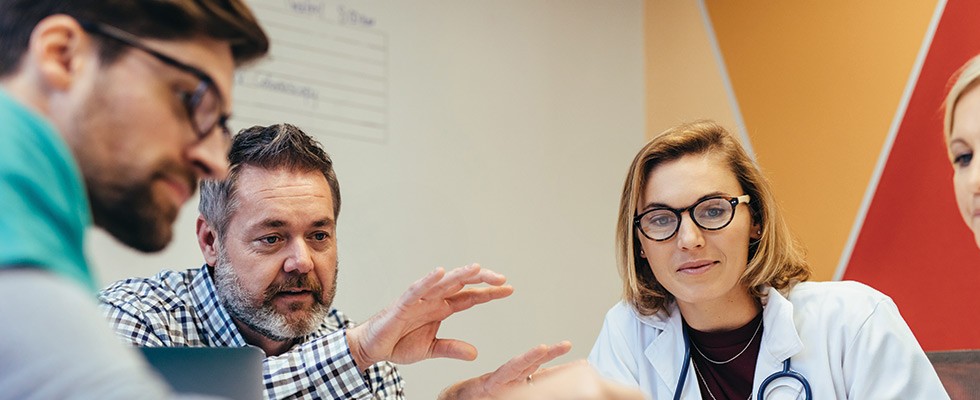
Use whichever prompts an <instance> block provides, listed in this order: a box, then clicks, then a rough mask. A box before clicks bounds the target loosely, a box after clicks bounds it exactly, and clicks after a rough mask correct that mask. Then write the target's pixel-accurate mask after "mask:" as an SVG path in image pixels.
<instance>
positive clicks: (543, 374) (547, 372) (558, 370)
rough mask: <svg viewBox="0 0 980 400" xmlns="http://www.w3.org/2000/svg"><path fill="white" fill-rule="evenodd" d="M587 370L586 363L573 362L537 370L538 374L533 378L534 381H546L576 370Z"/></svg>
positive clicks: (587, 364)
mask: <svg viewBox="0 0 980 400" xmlns="http://www.w3.org/2000/svg"><path fill="white" fill-rule="evenodd" d="M589 368H590V367H589V362H588V361H585V360H575V361H571V362H567V363H564V364H560V365H556V366H554V367H551V368H545V369H542V370H539V371H538V372H535V373H534V377H535V379H547V378H548V377H551V376H555V375H562V374H563V373H565V372H566V371H570V370H576V369H582V370H588V369H589Z"/></svg>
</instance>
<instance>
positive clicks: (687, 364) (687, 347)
mask: <svg viewBox="0 0 980 400" xmlns="http://www.w3.org/2000/svg"><path fill="white" fill-rule="evenodd" d="M690 368H691V337H690V336H688V335H687V330H684V365H683V366H682V367H681V376H680V378H679V379H678V380H677V387H676V388H674V400H680V398H681V391H682V390H684V382H685V381H686V380H687V371H688V370H689V369H690ZM781 378H789V379H796V380H797V381H799V382H800V383H802V384H803V392H804V393H806V395H805V396H804V397H803V398H804V399H806V400H811V399H813V393H812V391H811V390H810V382H809V381H807V380H806V377H805V376H803V374H800V373H799V372H796V371H793V370H792V369H791V368H790V363H789V359H788V358H787V359H786V360H784V361H783V370H782V371H777V372H775V373H773V374H772V375H769V376H767V377H766V379H765V380H763V381H762V384H761V385H759V395H758V400H765V399H764V397H763V396H764V395H765V393H766V388H767V387H769V384H770V383H772V382H773V381H775V380H776V379H781Z"/></svg>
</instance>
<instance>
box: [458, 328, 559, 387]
mask: <svg viewBox="0 0 980 400" xmlns="http://www.w3.org/2000/svg"><path fill="white" fill-rule="evenodd" d="M571 349H572V344H571V343H570V342H568V341H564V342H561V343H558V344H555V345H552V346H545V345H543V344H542V345H539V346H537V347H535V348H533V349H531V350H528V351H527V352H526V353H524V354H521V355H519V356H517V357H514V358H511V359H510V360H509V361H507V362H506V363H504V365H501V366H500V368H497V370H496V371H493V372H490V373H487V374H483V375H481V376H478V377H476V378H472V379H467V380H465V381H462V382H457V383H455V384H453V385H452V386H450V387H448V388H446V389H444V390H443V391H442V393H439V400H477V399H493V398H496V397H497V396H500V395H502V394H504V393H506V392H508V391H509V390H511V389H514V388H516V387H518V386H521V385H525V384H527V383H528V379H529V377H530V376H531V374H534V373H535V371H538V368H540V367H541V365H542V364H544V363H547V362H549V361H551V360H554V359H555V358H556V357H559V356H561V355H563V354H565V353H568V351H569V350H571ZM555 368H561V367H555ZM550 370H551V369H550V368H549V369H545V370H542V371H540V372H537V374H542V375H547V374H548V373H549V371H550Z"/></svg>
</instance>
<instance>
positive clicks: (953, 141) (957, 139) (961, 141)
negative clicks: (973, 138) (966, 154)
mask: <svg viewBox="0 0 980 400" xmlns="http://www.w3.org/2000/svg"><path fill="white" fill-rule="evenodd" d="M956 143H959V144H962V145H964V146H966V147H970V145H969V144H967V143H966V140H964V139H963V138H960V137H950V138H949V144H948V145H946V148H951V147H953V145H954V144H956Z"/></svg>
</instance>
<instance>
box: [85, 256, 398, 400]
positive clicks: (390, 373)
mask: <svg viewBox="0 0 980 400" xmlns="http://www.w3.org/2000/svg"><path fill="white" fill-rule="evenodd" d="M99 303H100V304H99V306H100V307H101V308H102V311H103V312H104V313H105V315H106V316H107V318H108V319H109V322H110V324H111V325H112V327H113V328H114V329H115V330H116V333H118V334H119V335H120V336H121V337H122V338H123V339H125V340H126V341H127V342H129V343H132V344H134V345H138V346H154V347H179V346H197V347H240V346H247V345H248V343H246V342H245V339H244V338H243V337H242V335H241V333H239V332H238V327H236V326H235V324H234V322H232V319H231V317H230V316H229V314H228V312H227V311H226V310H225V309H224V307H223V306H222V305H221V302H220V301H219V300H218V296H217V294H216V292H215V288H214V282H213V280H212V279H211V275H210V273H209V272H208V267H207V265H205V266H203V267H201V268H200V269H190V270H187V271H185V272H176V271H163V272H160V273H159V274H157V275H156V276H154V277H152V278H133V279H126V280H123V281H119V282H116V283H114V284H112V285H111V286H109V287H108V288H106V289H105V290H103V291H102V292H101V293H99ZM350 325H351V321H350V320H348V319H347V317H345V316H344V314H342V313H341V312H340V311H337V310H336V309H331V310H330V315H329V316H328V317H327V319H326V320H325V321H323V323H322V324H321V325H320V327H319V328H317V330H316V331H314V332H313V333H312V334H310V335H309V336H307V337H305V338H303V340H302V341H301V342H300V344H297V345H295V346H294V347H293V348H292V349H290V350H289V351H288V352H286V353H283V354H282V355H279V356H275V357H268V358H266V359H265V361H263V380H264V381H265V382H264V383H265V395H266V397H267V398H269V399H404V397H405V396H404V383H403V382H402V378H401V376H399V375H398V371H397V370H396V369H395V366H394V365H392V364H391V363H388V362H382V363H378V364H375V365H372V366H371V367H370V368H368V369H367V371H366V372H364V373H363V374H362V373H361V372H360V371H358V369H357V366H356V365H355V364H354V358H353V357H352V356H351V353H350V347H348V345H347V338H346V333H345V332H346V331H345V328H347V327H349V326H350Z"/></svg>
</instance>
